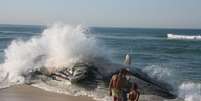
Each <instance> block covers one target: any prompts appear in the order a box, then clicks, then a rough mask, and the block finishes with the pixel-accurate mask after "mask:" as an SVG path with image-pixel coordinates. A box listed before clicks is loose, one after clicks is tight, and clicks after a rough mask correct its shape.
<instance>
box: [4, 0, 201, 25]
mask: <svg viewBox="0 0 201 101" xmlns="http://www.w3.org/2000/svg"><path fill="white" fill-rule="evenodd" d="M57 22H61V23H66V24H73V25H77V24H82V25H87V26H102V27H107V26H109V27H145V28H201V0H0V24H28V25H32V24H34V25H35V24H36V25H38V24H39V25H40V24H52V23H57Z"/></svg>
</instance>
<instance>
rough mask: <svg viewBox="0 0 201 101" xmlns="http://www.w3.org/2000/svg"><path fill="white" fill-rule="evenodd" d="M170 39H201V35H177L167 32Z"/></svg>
mask: <svg viewBox="0 0 201 101" xmlns="http://www.w3.org/2000/svg"><path fill="white" fill-rule="evenodd" d="M167 37H168V39H182V40H201V35H176V34H167Z"/></svg>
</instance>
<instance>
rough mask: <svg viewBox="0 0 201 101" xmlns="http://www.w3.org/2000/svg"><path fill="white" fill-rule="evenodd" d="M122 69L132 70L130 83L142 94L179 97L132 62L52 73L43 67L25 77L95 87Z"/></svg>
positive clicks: (76, 66)
mask: <svg viewBox="0 0 201 101" xmlns="http://www.w3.org/2000/svg"><path fill="white" fill-rule="evenodd" d="M128 57H129V58H128ZM130 59H131V58H130V56H129V55H127V56H126V59H125V61H127V62H128V61H130ZM127 62H126V63H127ZM108 68H110V69H108ZM122 68H129V69H130V78H131V79H130V81H132V82H136V83H137V84H138V85H139V89H140V93H141V94H148V95H157V96H161V97H164V98H168V99H173V98H176V97H177V96H176V94H174V93H173V92H174V91H173V88H172V86H171V85H169V84H167V83H165V82H162V81H158V80H155V79H153V78H151V77H149V76H148V75H147V74H146V73H144V72H143V71H141V70H140V69H137V68H131V67H130V62H129V64H128V65H127V64H116V63H110V62H103V63H93V62H92V63H76V64H74V65H73V66H71V67H70V68H69V67H68V68H67V67H63V69H61V70H57V71H51V72H50V71H49V70H47V69H46V68H45V67H43V68H41V69H40V70H37V71H34V72H32V73H31V74H29V75H25V76H26V77H29V80H30V82H29V83H34V82H33V81H34V79H42V80H57V81H62V80H68V81H71V82H72V83H73V84H80V85H81V84H84V83H86V82H87V83H89V82H90V84H93V85H98V83H97V81H103V82H104V83H105V84H106V85H107V84H108V83H109V80H110V78H111V76H112V75H113V74H114V73H117V72H118V71H119V70H121V69H122Z"/></svg>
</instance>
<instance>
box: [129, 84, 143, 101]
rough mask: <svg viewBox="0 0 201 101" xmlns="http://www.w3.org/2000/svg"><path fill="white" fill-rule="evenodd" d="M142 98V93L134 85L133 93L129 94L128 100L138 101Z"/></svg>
mask: <svg viewBox="0 0 201 101" xmlns="http://www.w3.org/2000/svg"><path fill="white" fill-rule="evenodd" d="M139 96H140V92H139V91H138V86H137V84H136V83H134V84H133V85H132V87H131V91H130V92H129V96H128V99H129V101H138V100H139Z"/></svg>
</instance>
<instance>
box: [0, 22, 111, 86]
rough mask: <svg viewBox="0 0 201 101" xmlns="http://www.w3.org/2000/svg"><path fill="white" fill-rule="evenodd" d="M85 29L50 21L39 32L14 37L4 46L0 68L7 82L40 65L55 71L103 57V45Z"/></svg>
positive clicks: (21, 79)
mask: <svg viewBox="0 0 201 101" xmlns="http://www.w3.org/2000/svg"><path fill="white" fill-rule="evenodd" d="M86 29H87V28H84V27H82V26H80V25H78V26H70V25H64V24H54V25H52V26H50V27H48V28H47V29H45V30H44V31H43V32H42V33H41V34H40V35H39V36H33V37H32V38H30V39H29V40H26V41H24V40H14V41H12V42H11V44H10V45H9V46H8V48H7V49H5V50H4V52H5V56H4V57H5V58H4V61H5V62H4V63H3V64H1V67H0V68H1V70H2V71H3V72H6V73H8V74H9V77H8V79H9V81H10V82H18V83H23V82H25V79H26V78H25V77H26V76H25V75H29V74H30V73H31V72H33V71H35V70H38V69H40V68H41V67H46V68H47V70H49V71H56V70H58V69H60V68H61V67H64V66H65V67H70V66H71V65H73V64H74V63H77V62H82V61H85V62H89V61H94V60H95V58H97V57H98V58H107V56H108V55H106V53H105V52H104V47H101V46H102V45H100V43H99V41H98V40H97V39H95V38H94V37H93V36H92V35H91V34H86V31H87V30H86ZM3 74H4V73H1V75H3ZM4 76H5V75H4Z"/></svg>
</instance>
